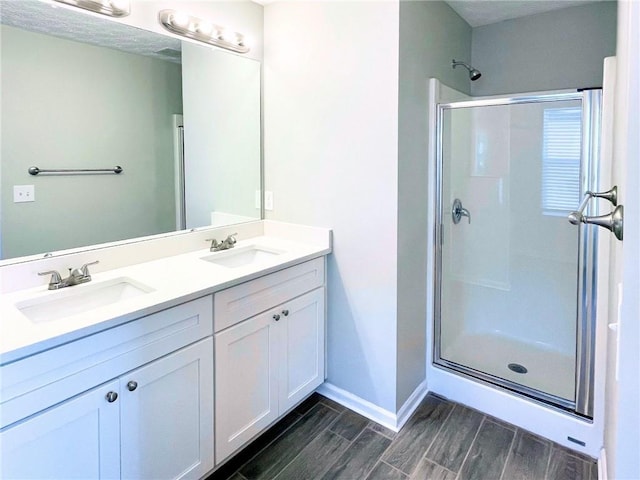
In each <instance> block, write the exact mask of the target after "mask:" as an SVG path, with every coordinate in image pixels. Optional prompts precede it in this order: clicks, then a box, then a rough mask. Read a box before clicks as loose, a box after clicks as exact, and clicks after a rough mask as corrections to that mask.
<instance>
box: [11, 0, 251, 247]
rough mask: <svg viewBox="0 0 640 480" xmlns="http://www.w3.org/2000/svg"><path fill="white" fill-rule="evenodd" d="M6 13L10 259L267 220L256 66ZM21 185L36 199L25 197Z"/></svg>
mask: <svg viewBox="0 0 640 480" xmlns="http://www.w3.org/2000/svg"><path fill="white" fill-rule="evenodd" d="M0 8H1V9H2V10H1V12H0V18H1V20H2V24H3V25H1V26H0V35H1V49H2V50H1V54H2V56H1V61H2V64H1V75H2V77H1V80H2V105H1V120H2V121H1V135H2V146H1V157H0V158H1V164H0V168H1V173H2V175H1V176H0V181H1V185H0V187H1V189H0V190H1V192H0V195H1V198H0V200H1V203H0V258H1V259H7V258H14V257H19V256H24V255H32V254H38V253H44V252H51V251H55V250H61V249H67V248H75V247H83V246H88V245H92V244H96V243H104V242H111V241H117V240H125V239H130V238H135V237H140V236H146V235H153V234H158V233H165V232H171V231H174V230H180V229H182V228H185V226H186V227H187V228H193V227H201V226H206V225H211V224H214V225H223V224H229V223H236V222H240V221H248V220H254V219H258V218H260V208H259V204H258V205H257V206H256V191H259V189H260V64H259V62H257V61H255V60H251V59H248V58H242V57H239V56H236V55H233V54H230V53H226V52H222V51H217V50H213V49H210V48H208V47H204V46H199V45H193V44H184V45H181V42H180V41H179V40H176V39H174V38H171V37H168V36H163V35H160V34H155V33H151V32H147V31H144V30H140V29H136V28H133V27H129V26H125V25H122V24H119V23H116V22H113V21H109V20H104V19H101V18H94V17H92V16H88V15H85V14H82V13H77V12H74V11H71V10H68V9H66V8H56V9H53V8H51V6H50V5H48V4H46V3H43V2H38V1H29V0H26V1H20V2H14V1H7V0H2V1H0ZM61 36H63V37H66V38H60V37H61ZM87 42H88V43H87ZM91 43H93V44H91ZM96 44H97V45H96ZM104 45H107V46H104ZM132 52H135V53H132ZM141 54H142V55H141ZM181 57H182V58H181ZM181 63H182V65H181ZM181 67H182V68H181ZM181 121H184V135H182V131H181V129H180V128H179V126H180V122H181ZM182 139H184V143H182V142H181V140H182ZM182 152H184V168H183V167H182V166H181V165H182V163H181V157H182V155H181V154H182ZM115 165H120V166H122V168H123V172H122V173H121V174H118V175H115V174H91V175H86V174H82V175H52V174H50V175H44V174H39V175H37V176H32V175H29V174H28V169H29V167H32V166H36V167H38V168H40V169H73V168H80V169H87V168H89V169H93V168H112V167H114V166H115ZM25 185H33V187H34V188H33V196H32V198H26V200H33V201H26V202H25V201H16V200H24V199H25V197H24V196H22V195H20V189H18V192H17V193H16V195H14V190H15V189H14V187H16V186H18V187H20V186H25Z"/></svg>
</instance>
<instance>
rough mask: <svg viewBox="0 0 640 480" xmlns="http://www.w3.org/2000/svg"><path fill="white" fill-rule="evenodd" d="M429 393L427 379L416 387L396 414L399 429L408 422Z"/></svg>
mask: <svg viewBox="0 0 640 480" xmlns="http://www.w3.org/2000/svg"><path fill="white" fill-rule="evenodd" d="M427 393H429V389H428V388H427V380H426V379H425V380H423V381H422V383H421V384H420V385H418V386H417V387H416V389H415V390H414V391H413V393H412V394H411V395H409V398H407V401H406V402H404V405H402V407H400V410H398V414H397V416H396V425H397V427H398V428H397V430H400V429H401V428H402V427H403V426H404V424H405V423H407V420H409V419H410V418H411V415H413V412H415V411H416V408H418V405H420V402H422V400H423V399H424V397H426V396H427Z"/></svg>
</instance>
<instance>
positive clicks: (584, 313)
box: [432, 89, 602, 419]
mask: <svg viewBox="0 0 640 480" xmlns="http://www.w3.org/2000/svg"><path fill="white" fill-rule="evenodd" d="M571 100H573V101H576V100H577V101H580V102H581V107H582V133H581V135H582V141H581V156H580V196H581V197H582V196H583V195H584V194H585V192H586V191H589V190H591V191H596V190H597V189H598V185H599V171H600V135H599V133H600V131H601V106H602V90H601V89H589V90H581V91H576V92H569V93H554V94H541V95H528V96H516V97H500V98H490V99H484V100H464V101H458V102H450V103H438V104H437V105H436V108H437V110H436V111H437V113H436V122H435V123H436V165H435V187H436V193H435V228H434V246H435V264H434V270H435V271H434V279H435V282H434V290H435V291H434V318H433V332H434V336H433V358H432V362H433V365H434V366H435V367H438V368H442V369H444V370H448V371H451V372H454V373H459V374H463V375H464V376H466V377H468V378H471V379H472V380H474V381H480V382H483V383H485V384H489V385H492V386H498V387H502V388H505V389H507V390H509V391H512V392H515V393H516V394H520V395H523V396H525V397H527V398H529V399H533V400H534V401H540V402H543V403H544V404H546V405H550V406H551V407H556V408H560V409H562V410H564V411H568V412H569V413H572V414H576V415H578V416H580V417H582V418H585V417H586V418H587V419H593V411H594V370H595V354H594V352H595V340H596V335H595V330H596V292H597V276H598V272H597V246H598V234H599V233H598V229H597V228H595V227H591V228H589V227H588V226H587V225H584V224H581V225H580V226H579V239H578V271H577V272H576V273H577V278H578V296H577V297H578V298H577V299H576V301H577V303H578V308H577V318H576V321H577V328H576V375H575V400H573V401H570V400H567V399H564V398H561V397H558V396H555V395H552V394H549V393H546V392H542V391H540V390H536V389H533V388H530V387H527V386H525V385H521V384H518V383H515V382H512V381H510V380H506V379H503V378H500V377H496V376H494V375H491V374H489V373H486V372H481V371H479V370H476V369H473V368H470V367H467V366H465V365H461V364H458V363H455V362H452V361H449V360H446V359H444V358H442V357H441V348H440V343H441V321H442V317H441V314H442V305H441V303H442V247H443V243H444V236H443V235H444V223H443V222H444V219H445V217H446V216H445V214H444V210H443V206H444V202H443V198H442V193H443V185H442V181H443V179H442V170H443V138H442V136H443V133H444V129H443V123H444V122H443V119H444V112H445V111H446V110H457V109H464V108H474V107H491V106H510V105H521V104H532V103H552V102H560V101H571ZM587 208H588V210H587V213H586V214H587V215H597V214H598V206H597V203H596V202H590V204H589V206H588V207H587Z"/></svg>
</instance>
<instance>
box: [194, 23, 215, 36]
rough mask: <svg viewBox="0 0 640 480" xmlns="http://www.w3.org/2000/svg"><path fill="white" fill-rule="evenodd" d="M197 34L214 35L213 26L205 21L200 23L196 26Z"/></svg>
mask: <svg viewBox="0 0 640 480" xmlns="http://www.w3.org/2000/svg"><path fill="white" fill-rule="evenodd" d="M196 32H198V33H201V34H202V35H207V36H209V35H211V33H213V25H212V24H211V23H209V22H205V21H202V22H198V24H197V25H196Z"/></svg>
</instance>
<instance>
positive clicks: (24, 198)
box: [13, 185, 36, 203]
mask: <svg viewBox="0 0 640 480" xmlns="http://www.w3.org/2000/svg"><path fill="white" fill-rule="evenodd" d="M35 201H36V190H35V187H34V186H33V185H14V186H13V203H22V202H35Z"/></svg>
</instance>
